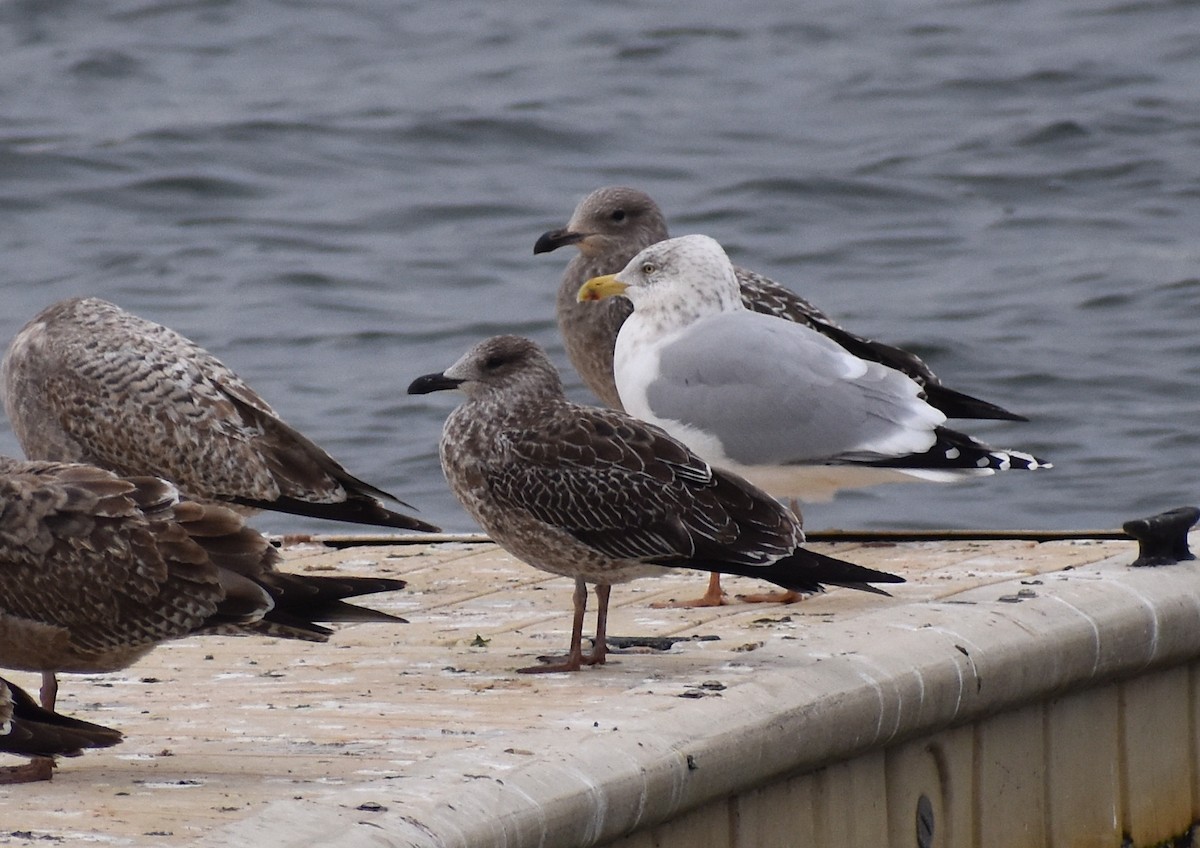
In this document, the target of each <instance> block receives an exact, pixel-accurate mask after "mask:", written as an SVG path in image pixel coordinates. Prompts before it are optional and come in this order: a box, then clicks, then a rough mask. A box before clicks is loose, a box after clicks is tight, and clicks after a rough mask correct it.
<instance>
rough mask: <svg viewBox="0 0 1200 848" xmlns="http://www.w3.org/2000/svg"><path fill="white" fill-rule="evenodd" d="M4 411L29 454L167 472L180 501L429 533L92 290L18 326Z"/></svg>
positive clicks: (217, 369)
mask: <svg viewBox="0 0 1200 848" xmlns="http://www.w3.org/2000/svg"><path fill="white" fill-rule="evenodd" d="M3 376H4V407H5V409H6V410H7V411H8V417H9V419H10V420H11V421H12V425H13V430H14V432H15V433H16V435H17V439H18V440H19V441H20V443H21V447H22V448H23V449H24V451H25V455H26V456H27V457H29V458H30V459H46V460H55V461H59V462H85V463H91V464H94V465H99V466H100V467H102V468H107V469H109V470H112V471H116V472H117V473H119V474H133V475H150V476H156V477H164V478H166V479H168V480H171V481H172V482H173V483H175V484H176V485H177V486H179V488H180V491H181V492H183V493H184V495H185V496H186V497H188V498H192V499H196V500H206V501H208V500H212V501H220V502H223V503H228V504H235V505H238V506H240V507H244V508H250V509H270V510H276V511H279V512H287V513H293V514H296V515H307V516H312V517H316V518H328V519H333V520H336V521H349V522H353V523H357V524H372V525H380V526H384V527H397V528H403V529H408V530H423V531H427V532H429V531H436V530H437V529H438V528H437V527H435V526H434V525H432V524H429V523H427V522H424V521H421V520H419V519H417V518H412V517H410V516H408V515H404V514H402V513H399V512H395V511H393V510H390V509H388V508H387V507H385V506H384V505H383V504H382V503H381V502H380V500H379V499H380V498H386V499H389V500H393V501H396V502H397V503H400V504H402V505H403V506H408V505H407V504H404V503H403V502H402V501H399V500H398V499H396V498H395V497H393V496H392V495H390V494H388V493H387V492H384V491H382V490H381V489H377V488H375V487H374V486H372V485H370V484H368V483H365V482H363V481H362V480H359V479H357V478H356V477H353V476H351V475H350V474H349V472H347V471H346V469H345V468H343V467H342V466H341V465H339V464H338V463H337V462H336V461H334V459H333V458H332V457H330V456H329V454H327V453H326V452H325V451H324V450H322V449H321V448H320V447H318V446H317V445H315V444H313V442H311V441H310V440H309V439H307V438H305V437H304V436H303V435H301V434H300V433H299V432H297V431H296V430H294V429H292V428H291V427H289V426H288V425H287V424H286V423H285V422H284V421H282V420H281V419H280V418H279V416H278V415H276V413H275V411H274V410H273V409H271V407H270V406H269V405H268V404H267V402H266V401H265V400H263V399H262V398H261V397H260V396H259V395H258V394H257V393H256V392H255V391H254V390H253V389H251V388H250V387H249V386H247V385H246V384H245V383H244V382H243V381H242V380H241V378H240V377H238V375H237V374H235V373H233V372H232V371H230V370H229V369H228V368H226V367H225V366H224V365H223V364H222V363H221V362H220V361H218V360H217V359H216V358H215V357H213V356H212V354H210V353H208V352H207V351H206V350H204V349H202V348H200V347H199V346H197V345H196V344H194V343H193V342H191V341H189V340H188V339H186V338H184V337H183V336H181V335H179V333H176V332H175V331H174V330H171V329H169V328H167V327H164V326H162V325H160V324H155V323H152V322H150V321H146V320H144V319H142V318H138V317H137V316H135V315H131V314H130V313H128V312H126V311H125V310H123V309H121V308H119V307H117V306H114V305H113V304H111V303H108V302H106V301H103V300H99V299H97V298H71V299H69V300H64V301H61V302H59V303H56V304H54V305H52V306H50V307H48V308H46V309H45V310H43V311H42V312H41V313H40V314H39V315H37V317H35V318H34V319H33V320H32V321H30V322H29V323H28V324H27V325H25V327H24V329H22V330H21V332H20V333H18V334H17V336H16V338H15V339H13V342H12V344H11V345H10V346H9V349H8V354H7V356H6V357H5V359H4V366H3Z"/></svg>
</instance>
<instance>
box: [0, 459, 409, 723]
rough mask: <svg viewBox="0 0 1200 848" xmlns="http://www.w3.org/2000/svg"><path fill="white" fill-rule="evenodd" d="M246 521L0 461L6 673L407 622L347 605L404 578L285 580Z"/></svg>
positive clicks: (100, 479)
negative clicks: (176, 644)
mask: <svg viewBox="0 0 1200 848" xmlns="http://www.w3.org/2000/svg"><path fill="white" fill-rule="evenodd" d="M278 561H279V553H278V552H277V551H276V549H275V548H274V547H273V546H272V545H271V544H270V541H269V540H268V539H267V538H266V537H265V536H263V535H262V534H260V533H258V532H257V531H255V530H253V529H251V528H250V527H247V526H246V524H245V520H244V519H243V518H242V516H240V515H239V514H238V513H236V512H234V511H233V510H231V509H228V508H226V507H224V506H221V505H219V504H214V503H199V502H195V501H185V500H181V499H180V497H179V491H178V490H177V489H176V488H175V486H173V485H172V484H170V483H168V482H167V481H165V480H162V479H159V478H155V477H122V476H119V475H117V474H113V473H112V472H109V471H106V470H104V469H101V468H97V467H95V466H91V465H81V464H68V463H53V462H31V461H20V460H15V459H11V458H8V457H0V667H3V668H11V669H17V670H20V671H32V672H40V673H41V674H42V681H43V684H42V692H41V701H42V706H43V707H44V708H45V709H50V710H52V709H53V708H54V701H55V696H56V694H57V687H58V684H57V678H56V675H57V674H58V673H59V672H67V673H85V674H90V673H104V672H111V671H118V670H120V669H123V668H125V667H127V666H129V665H131V664H132V663H134V662H136V661H137V660H138V659H140V658H141V657H143V656H145V655H146V654H147V653H149V652H150V651H151V650H153V648H154V647H155V646H157V645H158V644H160V643H162V642H165V641H168V640H171V639H178V638H182V637H185V636H191V635H196V634H204V633H230V634H260V635H265V636H272V637H280V638H289V639H300V640H304V641H313V642H324V641H326V640H328V638H329V636H330V634H331V633H332V631H331V630H330V629H329V628H327V627H325V626H323V625H321V624H318V622H344V621H381V622H383V621H387V622H403V619H400V618H397V617H395V616H392V615H389V614H387V613H383V612H379V611H376V610H373V609H369V608H366V607H359V606H356V605H353V604H350V603H347V602H346V601H345V600H344V599H346V598H351V597H355V596H358V595H366V594H373V593H376V592H388V591H394V590H397V589H401V588H403V587H404V585H405V584H404V581H402V580H394V579H390V578H382V577H352V576H335V575H322V576H310V575H299V574H289V573H286V572H282V571H279V570H278V569H277V567H276V566H277V563H278Z"/></svg>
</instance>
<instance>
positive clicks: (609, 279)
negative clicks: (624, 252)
mask: <svg viewBox="0 0 1200 848" xmlns="http://www.w3.org/2000/svg"><path fill="white" fill-rule="evenodd" d="M627 288H629V286H627V285H626V284H625V283H621V282H618V281H617V275H616V274H605V275H604V276H603V277H592V278H591V279H590V280H588V281H587V282H586V283H584V284H583V285H582V286H580V287H579V294H578V295H577V299H578V300H579V302H580V303H586V302H588V301H591V300H604V299H605V298H606V297H616V296H617V295H619V294H624V293H625V289H627Z"/></svg>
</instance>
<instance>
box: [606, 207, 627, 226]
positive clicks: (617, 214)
mask: <svg viewBox="0 0 1200 848" xmlns="http://www.w3.org/2000/svg"><path fill="white" fill-rule="evenodd" d="M608 217H610V218H612V219H613V220H614V221H616V222H618V223H620V222H621V221H624V220H625V210H624V209H614V210H613V212H612V214H611V215H609V216H608Z"/></svg>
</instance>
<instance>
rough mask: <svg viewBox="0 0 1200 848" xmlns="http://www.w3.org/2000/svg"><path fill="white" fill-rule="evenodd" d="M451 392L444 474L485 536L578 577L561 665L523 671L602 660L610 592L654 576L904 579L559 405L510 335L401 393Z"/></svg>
mask: <svg viewBox="0 0 1200 848" xmlns="http://www.w3.org/2000/svg"><path fill="white" fill-rule="evenodd" d="M442 389H461V390H462V391H463V392H464V393H465V394H466V396H467V399H466V401H465V402H464V403H463V404H462V405H461V406H459V407H458V409H456V410H455V411H454V412H452V413H451V414H450V416H449V418H448V419H447V420H446V425H445V427H444V429H443V431H442V439H441V459H442V470H443V471H444V472H445V474H446V479H447V481H448V482H449V483H450V489H451V490H452V491H453V492H454V495H455V497H457V498H458V500H459V502H460V503H461V504H462V505H463V507H464V508H465V509H466V510H467V512H468V513H470V514H471V516H472V517H473V518H474V519H475V520H476V521H478V522H479V524H480V526H482V527H483V529H484V530H485V531H487V533H488V534H489V535H490V536H491V537H492V539H493V540H494V541H495V542H496V543H497V544H499V545H500V546H501V547H503V548H504V549H505V550H507V551H508V552H509V553H511V554H513V555H514V556H516V557H517V558H519V559H522V560H524V561H525V562H527V563H529V564H530V565H532V566H534V567H535V568H540V569H542V570H543V571H549V572H550V573H552V574H560V575H563V576H565V577H571V578H574V580H575V618H574V622H573V625H572V630H571V646H570V652H569V653H568V655H567V657H566V658H565V660H564V661H563V662H561V663H558V664H554V665H547V666H535V667H533V668H523V669H521V671H524V672H540V671H574V670H576V669H578V668H580V667H581V665H582V664H584V663H587V664H600V663H603V662H604V657H605V652H606V646H605V630H606V621H607V616H608V598H609V592H610V588H611V586H612V584H613V583H623V582H625V581H627V580H632V579H634V578H636V577H643V576H650V575H653V574H661V573H662V570H663V568H693V569H697V570H701V571H711V572H722V573H725V574H741V575H745V576H748V577H758V578H761V579H763V580H769V581H771V582H772V583H775V584H777V585H779V586H783V587H784V588H787V589H793V590H796V591H801V592H814V591H819V590H820V588H821V584H833V585H838V586H849V587H851V588H855V589H862V590H864V591H869V592H877V593H880V594H886V593H884V592H882V591H881V590H879V589H876V588H874V587H873V586H870V585H868V584H869V583H872V582H884V583H902V582H904V581H903V578H901V577H897V576H896V575H893V574H886V573H884V572H881V571H874V570H872V569H869V568H863V567H862V566H858V565H853V564H851V563H848V562H842V561H840V560H837V559H833V558H832V557H827V556H823V555H822V554H818V553H815V552H813V551H809V550H805V549H804V548H802V547H801V546H800V545H801V543H803V541H804V531H803V530H802V529H801V528H800V523H799V521H798V520H797V519H796V517H795V516H794V515H793V514H792V513H791V512H790V511H789V510H788V509H786V508H785V507H783V506H782V505H781V504H779V503H778V502H777V501H776V500H775V499H774V498H772V497H771V496H770V495H767V494H766V493H765V492H762V491H760V490H758V489H756V488H755V487H754V486H752V485H751V484H750V483H748V482H746V481H745V480H743V479H742V478H740V477H737V476H735V475H733V474H727V473H725V472H722V471H718V470H716V469H714V468H711V467H710V466H709V465H708V463H706V462H705V461H704V460H702V459H701V458H700V457H699V456H697V455H696V454H695V453H693V452H692V451H690V450H689V449H688V448H687V447H685V446H684V445H683V444H682V443H680V442H678V441H676V440H675V439H673V438H671V437H670V436H669V435H667V434H666V433H665V432H664V431H663V430H661V429H659V428H658V427H655V426H652V425H649V424H645V423H643V422H641V421H638V420H637V419H635V418H632V417H631V416H629V415H626V414H625V413H623V412H619V411H617V410H613V409H600V408H597V407H588V406H580V405H578V404H575V403H571V402H570V401H568V400H567V399H566V397H565V396H564V394H563V387H562V382H561V380H560V379H559V376H558V372H557V371H555V369H554V366H553V365H552V364H551V363H550V360H549V359H548V358H547V356H546V354H545V352H544V351H542V349H541V348H540V347H538V346H537V345H536V344H534V343H533V342H531V341H529V340H528V339H524V338H521V337H519V336H496V337H494V338H490V339H487V340H485V341H483V342H480V343H479V344H477V345H476V346H475V347H473V348H472V349H471V350H470V351H468V352H467V353H466V354H465V355H464V356H463V357H462V358H461V359H459V360H458V361H457V362H455V363H454V364H453V365H451V366H450V367H449V368H447V369H446V370H445V371H444V372H443V373H441V374H427V375H425V376H423V377H418V378H417V379H416V380H414V381H413V383H412V385H411V386H409V389H408V391H409V393H410V394H425V393H427V392H434V391H439V390H442ZM588 583H594V584H596V597H597V598H598V607H599V608H598V610H597V615H596V640H595V648H594V649H593V650H592V653H591V655H590V656H589V657H586V658H585V657H584V656H583V650H582V647H581V639H582V632H583V616H584V611H585V608H586V605H587V585H586V584H588Z"/></svg>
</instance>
